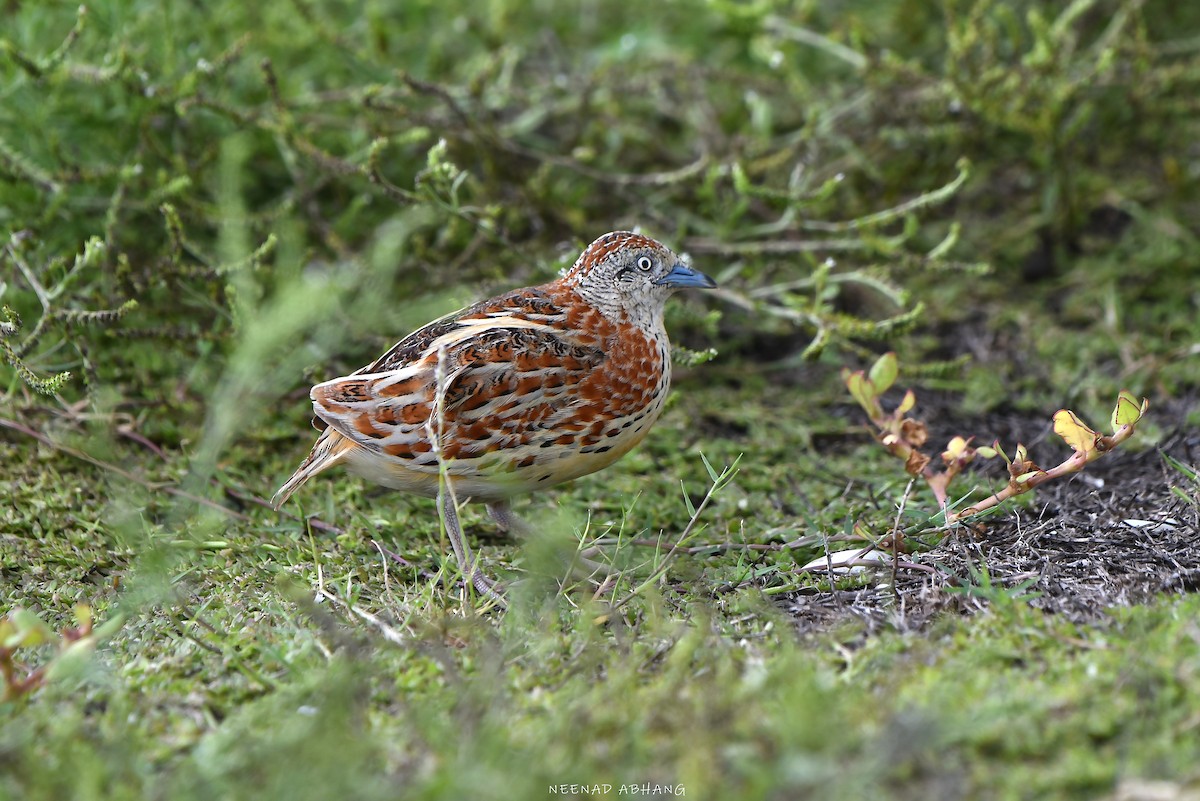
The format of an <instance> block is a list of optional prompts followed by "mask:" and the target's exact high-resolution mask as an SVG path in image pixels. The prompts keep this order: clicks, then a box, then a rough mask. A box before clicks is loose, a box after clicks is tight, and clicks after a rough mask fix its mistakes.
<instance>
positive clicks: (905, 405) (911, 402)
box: [896, 389, 917, 417]
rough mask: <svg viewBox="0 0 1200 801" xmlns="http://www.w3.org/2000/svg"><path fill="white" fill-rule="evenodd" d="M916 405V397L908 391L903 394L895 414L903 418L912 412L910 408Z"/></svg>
mask: <svg viewBox="0 0 1200 801" xmlns="http://www.w3.org/2000/svg"><path fill="white" fill-rule="evenodd" d="M916 405H917V396H916V395H914V394H913V391H912V390H911V389H910V390H909V391H908V392H905V393H904V399H903V400H901V401H900V405H899V406H897V407H896V414H897V415H899V416H901V417H903V416H904V415H906V414H908V413H909V412H910V411H912V408H913V407H914V406H916Z"/></svg>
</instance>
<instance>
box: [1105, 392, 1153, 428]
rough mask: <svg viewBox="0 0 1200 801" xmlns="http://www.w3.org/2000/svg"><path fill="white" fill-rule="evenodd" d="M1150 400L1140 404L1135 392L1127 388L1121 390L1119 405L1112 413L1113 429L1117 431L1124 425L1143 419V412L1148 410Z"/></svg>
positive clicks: (1118, 398)
mask: <svg viewBox="0 0 1200 801" xmlns="http://www.w3.org/2000/svg"><path fill="white" fill-rule="evenodd" d="M1147 406H1149V402H1148V401H1146V400H1143V401H1142V403H1141V404H1140V405H1139V404H1138V402H1137V399H1136V398H1135V397H1134V396H1133V393H1132V392H1130V391H1129V390H1127V389H1123V390H1121V393H1120V394H1119V395H1118V396H1117V405H1116V407H1115V408H1114V409H1113V413H1112V430H1113V433H1114V434H1115V433H1117V430H1118V429H1120V428H1121V427H1122V426H1131V425H1134V424H1135V423H1137V422H1138V421H1139V420H1141V419H1142V413H1143V412H1145V411H1146V407H1147Z"/></svg>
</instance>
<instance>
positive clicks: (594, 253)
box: [563, 231, 670, 283]
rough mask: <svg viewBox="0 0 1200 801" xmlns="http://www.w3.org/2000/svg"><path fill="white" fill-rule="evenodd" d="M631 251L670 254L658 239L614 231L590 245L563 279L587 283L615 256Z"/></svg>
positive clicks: (629, 232)
mask: <svg viewBox="0 0 1200 801" xmlns="http://www.w3.org/2000/svg"><path fill="white" fill-rule="evenodd" d="M631 250H658V251H662V252H664V253H670V251H669V250H667V247H666V245H664V244H663V243H661V242H659V241H658V240H656V239H651V238H650V237H648V236H642V235H641V234H635V233H633V232H632V231H613V232H611V233H607V234H605V235H604V236H602V237H600V238H599V239H597V240H596V241H595V242H593V243H592V244H590V245H588V246H587V248H586V249H585V250H584V251H583V253H580V254H579V258H578V259H576V260H575V263H574V264H573V265H571V269H569V270H567V272H566V274H565V275H564V276H563V278H564V279H565V280H566V281H568V282H569V283H580V282H582V281H586V280H587V277H588V275H589V274H591V273H593V272H595V271H596V270H597V269H598V268H600V267H601V266H602V265H603V264H604V263H605V262H606V261H607V260H608V259H609V258H611V257H612V256H613V255H614V254H618V253H621V252H623V251H631Z"/></svg>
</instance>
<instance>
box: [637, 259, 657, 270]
mask: <svg viewBox="0 0 1200 801" xmlns="http://www.w3.org/2000/svg"><path fill="white" fill-rule="evenodd" d="M637 267H638V269H639V270H641V271H642V272H644V273H648V272H650V270H651V268H653V267H654V262H653V261H652V260H651V259H650V257H649V256H642V257H641V258H639V259H638V260H637Z"/></svg>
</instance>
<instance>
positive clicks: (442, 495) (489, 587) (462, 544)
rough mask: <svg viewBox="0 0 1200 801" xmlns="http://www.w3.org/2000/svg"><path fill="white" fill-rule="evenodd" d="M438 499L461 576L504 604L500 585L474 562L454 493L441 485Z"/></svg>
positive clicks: (482, 592) (481, 593)
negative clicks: (484, 573)
mask: <svg viewBox="0 0 1200 801" xmlns="http://www.w3.org/2000/svg"><path fill="white" fill-rule="evenodd" d="M438 501H439V502H440V503H441V505H442V513H443V514H444V515H445V518H446V536H448V537H449V538H450V547H451V548H453V549H454V558H455V559H457V560H458V566H459V569H460V570H462V573H463V576H464V577H465V578H466V579H467V581H468V582H470V583H471V586H473V587H474V588H475V590H476V592H478V593H479V594H480V595H482V596H484V597H487V598H490V599H492V600H493V601H495V602H497V603H498V604H500V605H501V606H504V605H505V603H504V594H503V593H502V592H501V587H500V585H498V584H497V583H496V582H494V581H492V580H491V579H489V578H488V577H487V576H485V575H483V571H481V570H480V569H479V567H478V565H476V564H475V557H474V556H473V555H472V553H471V546H470V545H468V544H467V540H466V537H464V536H463V531H462V524H461V523H459V522H458V505H457V504H456V503H455V501H454V493H452V492H448V491H447V489H446V487H445V486H444V485H443V486H442V487H441V488H439V490H438Z"/></svg>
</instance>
